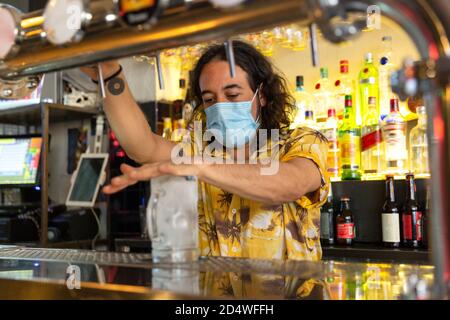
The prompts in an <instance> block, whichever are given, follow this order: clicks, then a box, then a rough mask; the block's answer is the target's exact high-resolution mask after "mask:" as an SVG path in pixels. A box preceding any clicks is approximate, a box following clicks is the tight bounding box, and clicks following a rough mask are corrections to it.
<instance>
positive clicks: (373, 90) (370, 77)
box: [359, 52, 380, 115]
mask: <svg viewBox="0 0 450 320" xmlns="http://www.w3.org/2000/svg"><path fill="white" fill-rule="evenodd" d="M379 96H380V87H379V73H378V69H377V67H376V66H375V64H374V63H373V55H372V53H370V52H369V53H367V54H366V57H365V63H364V66H363V67H362V69H361V71H360V72H359V98H360V112H361V115H365V114H366V113H367V109H368V102H369V97H375V99H376V109H377V113H378V114H380V105H379V103H380V99H379Z"/></svg>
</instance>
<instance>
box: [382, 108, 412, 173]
mask: <svg viewBox="0 0 450 320" xmlns="http://www.w3.org/2000/svg"><path fill="white" fill-rule="evenodd" d="M381 130H382V132H383V140H384V146H385V159H386V170H385V172H386V173H387V174H404V173H406V171H407V168H406V165H407V158H408V152H407V150H406V123H405V120H404V119H403V117H402V115H401V114H400V112H399V108H398V100H397V99H391V112H390V113H389V114H388V115H387V116H386V118H384V119H383V122H382V125H381Z"/></svg>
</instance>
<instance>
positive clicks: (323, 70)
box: [320, 68, 328, 78]
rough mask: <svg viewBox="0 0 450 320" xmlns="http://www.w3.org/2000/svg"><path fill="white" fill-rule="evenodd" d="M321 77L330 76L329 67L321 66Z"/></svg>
mask: <svg viewBox="0 0 450 320" xmlns="http://www.w3.org/2000/svg"><path fill="white" fill-rule="evenodd" d="M320 77H321V78H328V68H320Z"/></svg>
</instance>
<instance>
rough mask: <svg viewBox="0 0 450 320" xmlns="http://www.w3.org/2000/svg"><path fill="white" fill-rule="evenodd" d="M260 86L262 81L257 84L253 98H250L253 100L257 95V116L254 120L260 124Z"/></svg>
mask: <svg viewBox="0 0 450 320" xmlns="http://www.w3.org/2000/svg"><path fill="white" fill-rule="evenodd" d="M261 87H262V83H261V84H260V85H259V86H258V88H257V89H256V92H255V95H254V96H253V99H252V102H253V100H254V99H255V98H256V97H258V100H257V106H258V116H257V117H256V120H255V122H256V123H258V124H260V123H259V121H260V120H261V101H259V92H260V91H261V90H260V89H261Z"/></svg>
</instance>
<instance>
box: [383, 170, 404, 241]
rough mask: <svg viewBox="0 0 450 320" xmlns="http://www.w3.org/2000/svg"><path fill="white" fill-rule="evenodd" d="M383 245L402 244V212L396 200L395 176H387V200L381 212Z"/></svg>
mask: <svg viewBox="0 0 450 320" xmlns="http://www.w3.org/2000/svg"><path fill="white" fill-rule="evenodd" d="M381 227H382V235H383V245H384V246H386V247H395V248H397V247H399V246H400V213H399V210H398V207H397V203H396V202H395V191H394V176H392V175H388V176H386V201H385V203H384V205H383V209H382V212H381Z"/></svg>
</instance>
